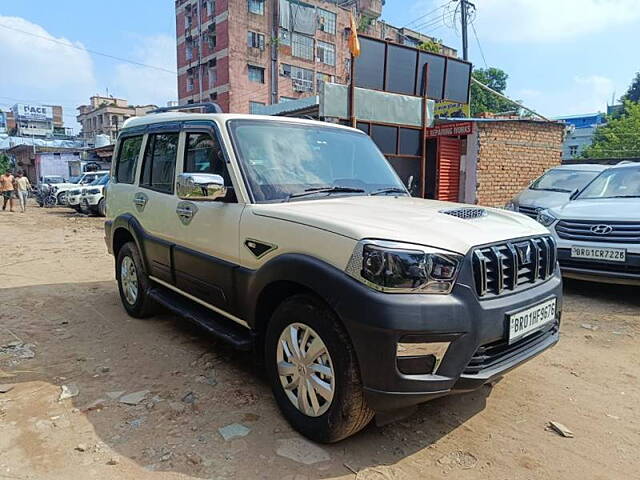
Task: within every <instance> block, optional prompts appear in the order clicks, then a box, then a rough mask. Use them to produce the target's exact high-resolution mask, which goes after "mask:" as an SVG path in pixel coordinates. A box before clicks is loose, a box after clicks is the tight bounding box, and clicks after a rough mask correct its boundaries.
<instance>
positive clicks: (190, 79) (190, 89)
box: [187, 75, 193, 92]
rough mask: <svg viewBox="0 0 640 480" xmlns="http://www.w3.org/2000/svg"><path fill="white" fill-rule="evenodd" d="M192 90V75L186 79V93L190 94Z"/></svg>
mask: <svg viewBox="0 0 640 480" xmlns="http://www.w3.org/2000/svg"><path fill="white" fill-rule="evenodd" d="M192 90H193V75H189V76H188V77H187V92H190V91H192Z"/></svg>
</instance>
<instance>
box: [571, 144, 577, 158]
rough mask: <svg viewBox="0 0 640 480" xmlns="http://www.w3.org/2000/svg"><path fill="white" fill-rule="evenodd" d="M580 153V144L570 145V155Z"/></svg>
mask: <svg viewBox="0 0 640 480" xmlns="http://www.w3.org/2000/svg"><path fill="white" fill-rule="evenodd" d="M577 154H578V146H577V145H569V155H571V156H573V155H577Z"/></svg>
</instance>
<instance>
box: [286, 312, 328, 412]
mask: <svg viewBox="0 0 640 480" xmlns="http://www.w3.org/2000/svg"><path fill="white" fill-rule="evenodd" d="M276 361H277V368H278V376H279V378H280V383H281V384H282V387H283V389H284V392H285V394H286V395H287V397H288V398H289V400H290V401H291V403H292V404H293V405H294V406H295V407H296V408H297V409H298V410H299V411H300V412H302V413H303V414H305V415H307V416H310V417H319V416H320V415H322V414H323V413H325V412H326V411H327V410H328V409H329V407H330V406H331V401H332V400H333V396H334V393H335V374H334V370H333V362H332V361H331V355H329V350H328V349H327V346H326V345H325V343H324V342H323V341H322V338H320V335H318V334H317V333H316V331H315V330H313V329H312V328H311V327H309V326H308V325H305V324H303V323H292V324H290V325H287V327H286V328H285V329H284V330H283V331H282V333H281V334H280V338H279V340H278V347H277V350H276Z"/></svg>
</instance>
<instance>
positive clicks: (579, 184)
mask: <svg viewBox="0 0 640 480" xmlns="http://www.w3.org/2000/svg"><path fill="white" fill-rule="evenodd" d="M607 167H609V165H594V164H586V163H585V164H580V165H561V166H559V167H554V168H550V169H549V170H547V171H546V172H544V173H543V174H542V175H541V176H540V177H538V178H537V179H535V180H534V181H533V182H531V184H530V185H529V186H528V187H527V188H526V189H525V190H523V191H522V192H520V193H519V194H518V195H516V196H515V197H514V198H513V200H511V201H510V202H509V203H507V205H506V206H505V207H506V208H507V209H508V210H514V211H516V212H520V213H523V214H525V215H528V216H529V217H531V218H537V216H538V212H540V211H542V210H545V209H547V208H552V207H558V206H560V205H564V204H565V203H566V202H568V201H569V197H570V196H571V194H572V193H574V192H576V191H579V190H582V188H584V186H585V185H587V184H588V183H589V182H590V181H591V180H593V179H594V178H595V177H596V176H597V175H598V174H599V173H600V172H602V171H603V170H605V169H606V168H607Z"/></svg>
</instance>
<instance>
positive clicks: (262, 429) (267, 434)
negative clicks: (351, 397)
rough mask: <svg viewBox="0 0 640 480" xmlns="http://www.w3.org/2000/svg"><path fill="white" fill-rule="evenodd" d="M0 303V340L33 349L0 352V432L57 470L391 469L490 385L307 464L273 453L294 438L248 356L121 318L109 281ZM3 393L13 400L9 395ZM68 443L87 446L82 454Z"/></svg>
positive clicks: (265, 474)
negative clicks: (238, 431) (26, 443)
mask: <svg viewBox="0 0 640 480" xmlns="http://www.w3.org/2000/svg"><path fill="white" fill-rule="evenodd" d="M0 303H2V304H3V305H5V306H6V307H7V308H6V309H5V310H4V311H5V312H11V313H9V314H3V315H2V317H3V321H2V322H1V323H0V345H6V344H7V343H9V342H11V341H18V340H16V339H19V341H20V342H23V343H24V344H32V345H33V347H30V348H31V349H32V350H33V352H34V353H35V357H34V358H26V359H20V358H15V357H12V356H11V355H10V354H9V355H7V354H6V350H5V351H4V354H3V353H2V352H3V351H2V350H0V374H2V375H3V376H4V377H5V378H0V383H9V382H10V383H14V384H16V388H15V389H14V390H13V391H11V392H8V393H6V394H3V395H0V400H8V403H6V404H4V405H5V406H4V409H5V410H6V412H5V417H6V418H5V419H6V420H7V422H9V421H11V422H12V423H11V425H13V426H11V427H9V428H12V429H16V428H17V429H20V432H18V433H19V435H21V436H22V437H21V438H24V437H28V436H29V435H31V436H35V437H38V438H37V439H34V440H33V441H36V440H37V441H38V442H40V450H41V452H42V451H44V452H45V453H44V454H42V453H41V455H40V456H39V457H38V458H39V459H40V460H42V461H43V462H46V461H47V460H46V455H47V454H46V452H47V451H48V450H50V451H51V452H52V453H51V455H52V456H53V455H56V456H60V455H62V457H61V458H62V460H63V462H62V466H60V468H61V469H62V470H61V471H60V472H57V474H59V475H60V474H61V475H62V476H63V477H64V476H65V474H67V475H69V474H70V471H67V470H65V469H66V468H72V466H73V465H78V462H79V461H80V459H85V460H83V461H87V460H86V457H92V458H94V462H95V463H96V464H97V465H98V466H100V467H101V468H111V470H108V472H111V473H110V475H113V474H114V472H115V470H113V469H114V468H119V467H124V464H126V466H127V468H130V467H131V466H132V465H133V467H137V468H138V472H139V473H144V475H145V476H146V475H151V472H154V471H163V472H175V473H181V474H185V475H191V476H193V477H195V478H209V477H212V476H215V477H216V478H217V477H218V476H229V477H234V478H283V477H287V476H295V475H305V476H306V478H333V477H338V476H343V475H350V474H351V472H350V471H351V470H353V471H359V470H362V469H364V468H367V467H378V466H384V465H392V464H395V463H396V462H398V461H400V460H401V459H403V458H405V457H407V456H410V455H412V454H414V453H416V452H418V451H421V450H423V449H426V448H429V447H430V446H432V445H433V444H434V443H436V442H437V441H438V440H439V439H441V438H442V437H444V436H446V435H448V434H449V433H450V432H452V431H453V430H455V429H457V428H469V427H467V426H466V425H465V422H466V421H467V420H469V419H470V418H472V417H473V416H474V415H476V414H477V413H479V412H481V411H482V410H483V409H484V408H485V406H486V399H487V396H488V394H489V392H490V388H489V387H483V388H482V389H480V390H478V391H476V392H473V393H469V394H464V395H457V396H452V397H447V398H441V399H437V400H434V401H433V402H431V403H429V404H425V405H422V406H420V407H419V408H418V410H417V412H415V413H413V414H412V415H411V416H409V417H408V418H406V419H404V420H400V421H398V422H395V423H392V424H389V425H387V426H384V427H377V426H375V424H374V423H372V424H370V425H369V426H368V427H367V428H366V429H365V430H364V431H362V432H360V433H359V434H357V435H355V436H354V437H352V438H349V439H347V440H344V441H342V442H340V443H338V444H334V445H322V446H320V448H321V449H322V450H323V451H324V452H325V454H327V455H328V457H327V458H328V460H325V461H323V462H320V463H318V464H314V465H311V466H309V465H304V464H302V463H298V462H295V461H293V460H291V459H288V458H284V457H282V456H279V455H277V454H276V449H277V448H278V446H279V444H280V443H279V442H282V441H283V440H290V439H296V441H300V440H301V438H302V437H300V436H299V435H298V434H297V433H296V432H294V431H293V430H292V429H291V428H290V427H289V425H288V424H287V422H286V421H285V420H284V419H283V417H282V416H281V415H280V412H279V411H278V408H277V406H276V405H275V402H274V400H273V398H272V395H271V391H270V388H269V386H268V384H267V382H266V380H265V378H264V374H263V373H262V370H261V368H260V367H258V366H257V365H256V362H255V361H254V360H255V359H254V358H253V357H252V355H251V354H248V353H243V352H237V351H235V350H233V349H232V348H230V347H228V346H227V345H226V344H223V343H221V342H218V341H216V340H215V339H212V338H211V337H209V336H208V335H206V334H205V333H204V332H202V331H201V330H199V329H197V328H196V327H194V326H191V325H190V324H189V323H187V322H185V321H184V320H182V319H180V318H178V317H175V316H173V315H169V314H160V315H158V316H156V317H153V318H150V319H145V320H139V319H133V318H130V317H128V316H127V315H126V314H125V312H124V310H123V309H122V307H121V305H120V299H119V298H118V295H117V290H116V288H115V283H114V282H113V281H109V282H91V283H81V284H79V283H67V284H55V285H38V286H30V287H19V288H4V289H0ZM10 375H15V376H12V377H11V376H10ZM43 382H44V384H43ZM38 385H39V386H38ZM62 385H67V386H69V385H72V386H76V387H77V389H78V391H79V393H78V395H77V396H75V397H73V398H70V399H67V400H63V401H62V402H58V395H59V394H60V387H61V386H62ZM140 391H148V392H147V393H146V395H144V399H143V400H141V401H140V402H139V403H138V404H137V405H127V404H124V403H122V402H120V401H118V398H121V395H122V394H125V395H126V394H130V393H133V392H140ZM114 392H121V393H114ZM12 395H16V396H17V397H16V398H22V400H21V401H19V402H18V401H15V402H12V401H11V399H12V398H14V397H12ZM39 397H43V398H44V397H46V398H44V400H43V399H42V398H40V400H42V401H43V403H42V402H41V404H40V405H41V407H38V405H37V402H36V400H38V398H39ZM112 397H115V398H112ZM28 399H31V400H28ZM45 400H46V401H45ZM30 401H33V402H35V403H34V405H33V406H32V407H29V404H28V402H30ZM0 406H2V404H0ZM63 407H64V408H63ZM61 409H62V410H61ZM0 410H2V409H1V408H0ZM26 412H28V413H26ZM52 418H57V420H56V422H58V423H59V424H60V425H61V426H58V427H56V429H55V435H52V436H50V437H47V436H46V435H45V436H44V437H43V436H42V432H38V431H34V430H33V427H32V425H33V423H34V422H35V424H36V425H39V424H40V423H39V422H40V420H41V421H42V422H50V421H51V420H50V419H52ZM63 419H64V420H65V421H64V422H62V420H63ZM13 422H15V423H13ZM234 423H240V424H242V425H244V426H246V427H248V428H249V429H250V432H249V434H248V435H246V436H245V437H243V438H236V439H233V440H229V441H225V440H224V439H223V438H222V437H221V435H220V434H219V433H218V428H220V427H224V426H227V425H229V424H234ZM7 425H9V423H7ZM42 425H44V424H42ZM43 428H45V427H43ZM7 432H9V430H7ZM14 433H16V432H14ZM16 434H17V433H16ZM43 438H44V440H43ZM47 442H49V444H47ZM78 444H84V445H86V446H87V451H86V452H84V456H82V455H81V453H80V452H79V451H77V445H78ZM61 445H62V446H61ZM60 452H62V453H60ZM112 455H115V456H117V457H119V458H120V459H121V460H120V461H119V465H117V466H115V467H114V466H107V463H106V460H108V459H109V458H110V456H112ZM58 460H59V461H60V458H58ZM435 460H436V459H434V461H435ZM59 463H60V462H59ZM140 467H142V468H143V469H144V470H141V469H140ZM96 468H97V467H96ZM98 476H100V475H98ZM132 478H133V477H132ZM136 478H138V477H136Z"/></svg>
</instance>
